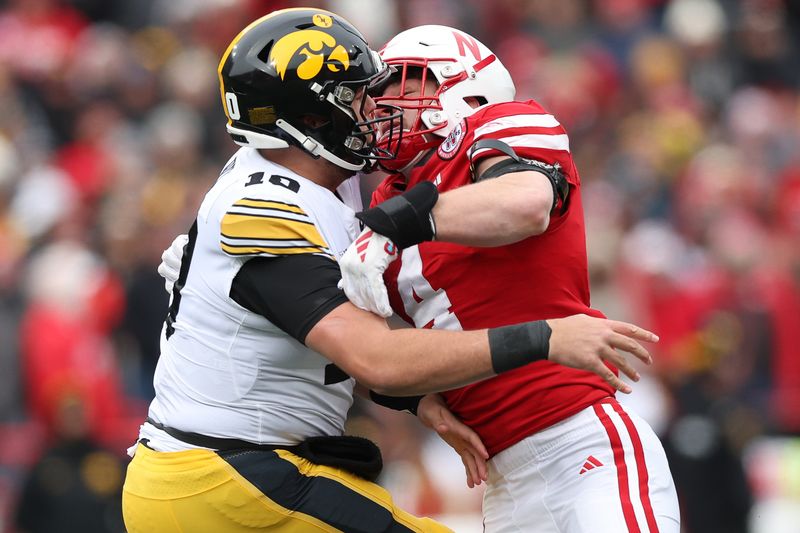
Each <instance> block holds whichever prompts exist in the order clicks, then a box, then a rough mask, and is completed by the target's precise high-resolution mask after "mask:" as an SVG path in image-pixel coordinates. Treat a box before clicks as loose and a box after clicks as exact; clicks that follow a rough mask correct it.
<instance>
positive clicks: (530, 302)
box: [372, 101, 614, 455]
mask: <svg viewBox="0 0 800 533" xmlns="http://www.w3.org/2000/svg"><path fill="white" fill-rule="evenodd" d="M481 139H499V140H501V141H503V142H505V143H506V144H508V145H509V146H511V147H513V148H514V150H515V151H516V153H517V154H518V155H519V156H521V157H524V158H528V159H534V160H537V161H540V162H543V163H545V164H548V165H553V164H555V163H558V164H559V165H560V167H561V171H562V172H563V173H564V174H565V175H566V177H567V180H568V182H569V185H570V194H569V204H568V209H566V211H565V212H564V213H563V214H561V211H560V209H556V210H555V211H554V212H553V213H552V214H551V218H550V225H549V227H548V229H547V230H546V231H545V232H544V233H543V234H541V235H538V236H535V237H531V238H528V239H525V240H523V241H520V242H517V243H515V244H512V245H508V246H501V247H497V248H475V247H468V246H461V245H457V244H451V243H444V242H424V243H422V244H420V245H418V246H412V247H410V248H407V249H405V250H403V251H402V254H401V256H400V258H399V259H398V260H397V261H395V262H393V263H391V264H390V266H389V268H388V269H387V271H386V274H385V281H386V285H387V288H388V290H389V297H390V301H391V304H392V307H393V308H394V309H395V311H397V312H398V314H400V315H401V316H402V317H404V318H405V319H406V320H407V321H408V322H410V323H412V324H414V326H416V327H420V328H421V327H427V328H430V327H433V328H442V329H453V330H455V329H476V328H487V327H496V326H501V325H504V324H513V323H516V322H520V321H524V320H539V319H548V318H559V317H565V316H569V315H573V314H578V313H585V314H588V315H593V316H597V317H602V316H603V315H602V313H600V312H599V311H596V310H594V309H591V308H590V307H589V283H588V275H587V264H586V241H585V236H584V221H583V209H582V206H581V199H580V178H579V176H578V171H577V169H576V168H575V164H574V162H573V160H572V156H571V154H570V152H569V140H568V138H567V134H566V132H565V130H564V128H563V127H562V126H561V125H560V124H559V123H558V121H557V120H556V119H555V118H554V117H553V116H552V115H550V114H548V113H547V112H546V111H545V110H544V109H542V107H540V106H539V104H537V103H536V102H534V101H528V102H525V103H522V102H509V103H501V104H494V105H490V106H487V107H485V108H483V109H481V110H479V111H477V112H476V113H475V114H473V115H471V116H469V117H467V118H466V120H464V121H462V122H461V123H460V124H459V125H458V126H457V127H456V128H455V129H454V130H453V131H452V132H451V133H450V135H449V136H448V137H447V138H446V139H445V140H444V141H443V142H442V144H441V145H440V146H439V148H438V150H437V151H436V152H435V153H434V154H433V155H432V156H431V157H430V159H429V160H428V161H427V162H426V163H425V164H424V165H422V166H419V167H417V168H416V169H414V170H413V172H412V173H411V176H410V178H409V179H408V184H407V186H406V185H405V180H404V178H403V177H402V176H401V175H397V176H391V177H389V178H388V179H387V180H386V181H384V182H383V183H382V184H381V186H380V187H379V188H378V189H377V190H376V191H375V193H374V195H373V198H372V201H373V205H374V204H377V203H379V202H382V201H384V200H386V199H388V198H391V197H392V196H395V195H397V194H399V193H401V192H403V190H405V189H406V188H408V189H410V188H411V187H413V186H414V185H416V184H417V183H419V182H421V181H423V180H428V181H432V182H434V183H435V184H436V185H437V186H438V188H439V191H440V192H445V191H448V190H451V189H456V188H458V187H461V186H464V185H467V184H469V183H471V182H472V180H473V176H472V173H471V171H470V158H469V157H470V155H471V156H472V163H473V164H477V162H478V161H480V160H481V159H483V158H485V157H490V156H497V155H502V154H501V153H499V152H497V151H495V150H491V149H480V150H476V151H474V152H473V153H472V154H469V153H468V151H469V149H470V147H471V146H472V145H473V144H474V143H475V142H476V141H478V140H481ZM613 394H614V390H613V389H612V388H611V387H610V386H609V385H608V384H607V383H605V382H604V381H603V380H602V379H601V378H600V377H598V376H597V375H595V374H592V373H589V372H584V371H579V370H574V369H571V368H567V367H564V366H561V365H557V364H555V363H551V362H549V361H541V362H537V363H534V364H533V365H528V366H526V367H523V368H520V369H518V370H515V371H512V372H508V373H505V374H502V375H500V376H497V377H494V378H492V379H489V380H487V381H483V382H480V383H476V384H474V385H470V386H467V387H463V388H461V389H457V390H453V391H449V392H446V393H444V396H445V398H446V400H447V404H448V406H449V407H450V409H451V410H452V411H453V412H454V413H456V414H457V415H458V416H459V417H460V418H461V419H462V420H463V421H464V423H466V424H467V425H469V426H470V427H472V428H473V429H474V430H475V431H477V432H478V434H479V435H480V436H481V438H482V439H483V442H484V443H485V444H486V447H487V449H488V450H489V452H490V453H491V454H492V455H494V454H496V453H498V452H499V451H501V450H503V449H505V448H507V447H508V446H510V445H512V444H514V443H516V442H518V441H520V440H521V439H523V438H525V437H526V436H528V435H530V434H532V433H534V432H536V431H538V430H540V429H542V428H545V427H547V426H550V425H552V424H553V423H555V422H558V421H560V420H562V419H564V418H566V417H568V416H570V415H572V414H574V413H577V412H578V411H580V410H581V409H583V408H585V407H587V406H589V405H591V404H592V403H594V402H595V401H597V400H598V399H601V398H603V397H606V396H612V395H613Z"/></svg>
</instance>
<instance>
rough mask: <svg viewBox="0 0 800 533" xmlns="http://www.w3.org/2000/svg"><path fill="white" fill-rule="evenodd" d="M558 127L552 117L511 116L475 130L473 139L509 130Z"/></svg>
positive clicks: (532, 115) (539, 115)
mask: <svg viewBox="0 0 800 533" xmlns="http://www.w3.org/2000/svg"><path fill="white" fill-rule="evenodd" d="M560 125H561V124H559V123H558V120H556V117H554V116H553V115H544V114H535V115H534V114H530V115H511V116H508V117H501V118H498V119H495V120H492V121H491V122H487V123H486V124H484V125H483V126H480V127H478V128H476V129H475V139H476V140H477V139H478V138H480V137H481V136H483V135H488V134H490V133H494V132H497V131H501V130H505V129H509V128H557V127H558V126H560Z"/></svg>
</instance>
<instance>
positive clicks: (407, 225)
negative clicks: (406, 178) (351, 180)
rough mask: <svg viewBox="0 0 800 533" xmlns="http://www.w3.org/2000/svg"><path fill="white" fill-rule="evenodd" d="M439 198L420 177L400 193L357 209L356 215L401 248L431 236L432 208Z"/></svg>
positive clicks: (433, 188) (433, 189) (432, 236)
mask: <svg viewBox="0 0 800 533" xmlns="http://www.w3.org/2000/svg"><path fill="white" fill-rule="evenodd" d="M438 199H439V191H438V190H437V189H436V185H434V184H433V183H431V182H430V181H423V182H422V183H419V184H418V185H416V186H414V187H413V188H411V189H410V190H408V191H406V192H404V193H403V194H401V195H400V196H395V197H394V198H390V199H389V200H386V201H385V202H381V203H379V204H378V205H376V206H375V207H373V208H371V209H367V210H365V211H361V212H360V213H356V218H358V219H359V220H360V221H362V222H363V223H364V224H366V225H367V226H368V227H369V228H370V229H371V230H373V231H375V232H376V233H380V234H381V235H383V236H385V237H387V238H389V240H391V241H392V242H393V243H394V244H395V245H396V246H397V247H398V248H400V249H401V250H402V249H403V248H408V247H409V246H414V245H415V244H419V243H421V242H425V241H431V240H433V238H434V236H435V230H434V226H433V218H432V216H431V210H432V209H433V206H434V205H436V201H437V200H438Z"/></svg>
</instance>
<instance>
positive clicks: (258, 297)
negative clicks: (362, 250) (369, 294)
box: [230, 254, 348, 344]
mask: <svg viewBox="0 0 800 533" xmlns="http://www.w3.org/2000/svg"><path fill="white" fill-rule="evenodd" d="M341 277H342V275H341V272H340V270H339V265H338V263H336V261H333V260H331V259H329V258H327V257H323V256H319V255H311V254H302V255H289V256H286V257H254V258H253V259H250V260H249V261H248V262H246V263H245V264H244V265H243V266H242V268H241V269H239V272H238V273H237V274H236V277H235V278H233V284H232V285H231V292H230V296H231V298H232V299H233V301H235V302H236V303H238V304H239V305H241V306H242V307H244V308H245V309H248V310H250V311H252V312H253V313H257V314H259V315H261V316H263V317H264V318H266V319H267V320H269V321H270V322H272V323H273V324H275V325H276V326H278V327H279V328H281V329H282V330H283V331H285V332H286V333H288V334H289V335H291V336H292V337H294V338H295V339H297V340H298V341H300V342H301V343H303V344H305V340H306V335H308V332H309V331H311V328H313V327H314V326H315V325H316V324H317V322H319V321H320V320H322V318H323V317H324V316H325V315H327V314H328V313H330V312H331V311H333V310H334V309H335V308H337V307H339V306H340V305H342V304H343V303H345V302H347V301H348V300H347V296H345V294H344V291H341V290H339V289H338V288H337V284H338V283H339V280H340V279H341Z"/></svg>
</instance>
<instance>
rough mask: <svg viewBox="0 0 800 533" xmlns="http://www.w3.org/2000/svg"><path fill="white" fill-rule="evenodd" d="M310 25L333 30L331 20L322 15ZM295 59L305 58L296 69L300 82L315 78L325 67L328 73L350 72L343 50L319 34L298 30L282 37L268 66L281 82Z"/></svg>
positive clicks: (342, 47)
mask: <svg viewBox="0 0 800 533" xmlns="http://www.w3.org/2000/svg"><path fill="white" fill-rule="evenodd" d="M311 21H312V22H313V23H314V26H316V27H318V28H330V27H331V26H333V19H332V18H331V17H330V16H328V15H324V14H322V13H317V14H316V15H314V16H313V17H312V19H311ZM298 56H305V59H303V60H302V62H301V63H300V64H299V65H298V66H297V68H295V72H296V73H297V77H298V78H300V79H301V80H310V79H312V78H314V77H315V76H317V74H319V73H320V71H321V70H322V68H323V67H324V66H327V67H328V70H330V71H331V72H339V70H347V69H348V68H350V56H349V55H348V54H347V50H346V49H345V48H344V46H342V45H340V44H338V43H337V42H336V39H335V38H334V37H333V36H332V35H329V34H327V33H325V32H324V31H320V30H313V29H309V30H298V31H295V32H292V33H290V34H288V35H284V36H283V37H281V38H280V39H278V42H276V43H275V45H274V46H273V47H272V50H270V52H269V62H270V64H272V65H275V69H276V70H277V71H278V74H279V75H280V77H281V79H284V77H285V76H286V71H287V70H288V68H289V64H290V63H291V62H292V61H293V60H295V61H296V59H295V58H297V57H298Z"/></svg>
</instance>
